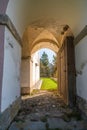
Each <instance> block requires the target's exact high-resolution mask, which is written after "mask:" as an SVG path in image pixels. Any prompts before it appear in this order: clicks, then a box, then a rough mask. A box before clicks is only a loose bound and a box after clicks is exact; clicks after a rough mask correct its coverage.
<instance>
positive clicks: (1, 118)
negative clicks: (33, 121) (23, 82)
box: [0, 98, 21, 130]
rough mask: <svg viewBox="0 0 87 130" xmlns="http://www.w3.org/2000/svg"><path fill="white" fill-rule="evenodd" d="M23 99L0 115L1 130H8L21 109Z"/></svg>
mask: <svg viewBox="0 0 87 130" xmlns="http://www.w3.org/2000/svg"><path fill="white" fill-rule="evenodd" d="M20 103H21V99H20V98H18V99H17V100H16V101H14V102H13V103H12V105H10V106H9V107H8V108H7V109H6V110H5V111H4V112H3V113H2V114H0V130H6V129H7V128H8V126H9V125H10V123H11V122H12V120H13V119H14V117H15V116H16V114H17V113H18V111H19V109H20Z"/></svg>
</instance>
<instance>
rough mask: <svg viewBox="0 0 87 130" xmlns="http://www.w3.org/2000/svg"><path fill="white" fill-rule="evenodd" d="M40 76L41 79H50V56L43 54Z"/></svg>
mask: <svg viewBox="0 0 87 130" xmlns="http://www.w3.org/2000/svg"><path fill="white" fill-rule="evenodd" d="M40 75H41V77H49V76H50V69H49V59H48V55H47V54H46V53H45V51H44V52H43V54H42V56H41V58H40Z"/></svg>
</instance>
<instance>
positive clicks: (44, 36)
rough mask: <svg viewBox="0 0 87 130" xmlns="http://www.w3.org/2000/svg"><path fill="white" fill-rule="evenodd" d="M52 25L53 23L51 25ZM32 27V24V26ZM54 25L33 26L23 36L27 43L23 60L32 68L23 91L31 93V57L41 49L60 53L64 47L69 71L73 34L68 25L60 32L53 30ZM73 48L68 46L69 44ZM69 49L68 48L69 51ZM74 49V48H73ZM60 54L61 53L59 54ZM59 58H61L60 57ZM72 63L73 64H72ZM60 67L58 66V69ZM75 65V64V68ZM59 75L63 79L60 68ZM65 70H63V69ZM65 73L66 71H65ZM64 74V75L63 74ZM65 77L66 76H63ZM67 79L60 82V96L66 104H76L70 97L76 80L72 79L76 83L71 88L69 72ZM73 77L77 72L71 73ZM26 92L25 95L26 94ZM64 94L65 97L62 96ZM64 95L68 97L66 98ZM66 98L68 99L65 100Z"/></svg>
mask: <svg viewBox="0 0 87 130" xmlns="http://www.w3.org/2000/svg"><path fill="white" fill-rule="evenodd" d="M50 24H51V23H50ZM31 25H32V24H31ZM53 27H54V26H53V23H52V26H51V25H50V26H49V25H48V26H45V25H43V24H42V26H41V27H39V24H37V25H32V26H29V27H28V28H27V29H26V31H25V33H24V35H23V42H24V43H25V44H24V45H25V46H24V48H23V53H22V54H23V55H22V57H23V59H26V60H27V62H28V63H27V65H28V66H29V67H30V68H29V70H28V71H27V72H28V73H29V81H28V86H27V87H26V88H25V87H24V89H23V88H22V89H23V91H26V92H28V93H30V92H31V90H32V89H31V88H32V86H31V82H32V79H31V73H30V70H31V66H32V65H31V55H32V54H33V53H34V52H36V51H37V50H39V49H41V48H46V47H47V48H49V49H51V50H53V51H54V52H56V53H58V52H60V50H61V48H63V47H62V46H64V48H63V50H64V51H65V53H64V60H66V61H65V62H66V64H65V63H64V64H65V66H66V68H67V70H68V68H69V67H68V64H67V62H70V58H68V57H69V53H68V52H69V48H71V46H72V45H73V34H72V31H71V29H70V27H69V26H68V25H63V26H62V27H60V28H61V29H59V32H58V30H57V29H56V27H55V28H53ZM56 30H57V31H56ZM68 37H70V38H71V39H72V40H70V41H68V40H66V39H67V38H68ZM68 43H69V44H70V45H71V46H68V45H69V44H68ZM68 47H69V48H68ZM67 48H68V51H67ZM72 49H74V48H72ZM71 52H72V54H71V56H72V57H73V62H74V51H73V50H72V51H71ZM58 54H59V53H58ZM58 57H59V56H58ZM58 60H59V58H58ZM59 62H60V65H61V61H60V60H59ZM70 63H72V62H70ZM60 65H57V66H58V67H59V66H60ZM74 65H75V64H73V67H75V66H74ZM58 70H59V71H58V73H59V77H58V78H59V79H60V78H61V77H62V74H63V73H62V72H60V67H59V69H58ZM62 70H63V69H62ZM63 71H65V70H63ZM61 73H62V74H61ZM63 75H64V74H63ZM66 75H67V76H66V77H65V81H64V80H63V79H62V78H61V80H62V81H60V80H59V82H60V83H59V94H60V96H61V97H62V98H63V99H64V102H65V103H66V104H70V103H71V104H72V105H73V104H74V103H75V100H74V101H73V96H72V97H70V94H69V93H71V91H72V90H73V88H74V90H75V80H74V79H73V78H72V80H73V81H74V87H72V86H71V87H70V85H71V84H68V82H69V83H71V82H72V81H70V80H71V79H69V78H68V76H69V74H68V71H67V72H66ZM71 75H73V77H74V78H75V72H74V71H73V72H72V73H71ZM71 77H72V76H71ZM62 82H63V84H65V86H66V88H65V89H66V90H64V89H63V86H61V83H62ZM60 89H61V90H64V92H63V93H61V91H60ZM74 90H73V95H74V97H75V91H74ZM26 92H25V93H26ZM62 94H63V95H62ZM64 94H65V95H66V96H64ZM65 98H66V99H65Z"/></svg>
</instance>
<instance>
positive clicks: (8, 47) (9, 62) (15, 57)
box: [1, 28, 21, 112]
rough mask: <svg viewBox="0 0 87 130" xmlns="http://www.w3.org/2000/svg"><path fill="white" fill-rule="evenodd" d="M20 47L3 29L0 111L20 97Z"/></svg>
mask: <svg viewBox="0 0 87 130" xmlns="http://www.w3.org/2000/svg"><path fill="white" fill-rule="evenodd" d="M20 65H21V46H20V45H19V44H18V43H17V41H16V40H15V39H14V37H13V36H12V34H11V33H10V31H9V30H8V29H7V28H5V44H4V68H3V83H2V101H1V111H2V112H3V111H4V110H5V109H6V108H7V107H8V106H9V105H10V104H12V102H13V101H15V100H16V99H17V98H18V97H20Z"/></svg>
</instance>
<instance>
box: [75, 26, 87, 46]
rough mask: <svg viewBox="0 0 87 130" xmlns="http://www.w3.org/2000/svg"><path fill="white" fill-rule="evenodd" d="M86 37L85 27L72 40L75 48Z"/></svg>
mask: <svg viewBox="0 0 87 130" xmlns="http://www.w3.org/2000/svg"><path fill="white" fill-rule="evenodd" d="M86 35H87V25H86V26H85V27H84V28H83V29H82V31H81V32H80V33H79V34H78V35H77V36H76V38H75V39H74V45H75V46H76V45H77V44H78V43H79V42H80V40H82V39H83V38H84V37H85V36H86Z"/></svg>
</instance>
